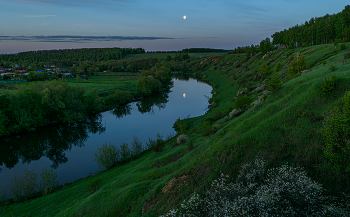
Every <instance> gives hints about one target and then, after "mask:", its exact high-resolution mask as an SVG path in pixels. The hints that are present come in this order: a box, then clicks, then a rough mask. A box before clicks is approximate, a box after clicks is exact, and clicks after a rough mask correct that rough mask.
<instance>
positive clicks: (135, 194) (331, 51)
mask: <svg viewBox="0 0 350 217" xmlns="http://www.w3.org/2000/svg"><path fill="white" fill-rule="evenodd" d="M343 48H344V47H343ZM349 52H350V44H349V43H348V44H345V48H344V49H343V50H341V49H340V47H338V48H337V49H335V48H334V46H333V45H330V44H328V45H317V46H312V47H307V48H297V49H291V50H287V49H282V50H275V51H272V52H269V53H268V54H266V55H262V54H257V55H255V56H253V57H252V58H250V59H249V58H247V57H246V55H245V54H226V55H222V56H219V57H217V58H210V59H207V60H206V61H203V62H201V63H198V64H199V65H198V66H200V67H201V68H202V69H203V75H202V77H203V78H204V79H205V80H206V81H207V82H208V83H209V84H211V85H212V86H213V88H214V89H213V97H212V98H211V99H209V102H210V103H211V109H210V110H209V112H207V114H205V115H203V116H201V117H196V118H189V119H186V120H181V121H180V120H179V121H177V122H176V123H175V124H174V126H175V128H176V129H177V131H178V133H179V134H186V135H188V139H187V140H186V143H185V144H182V145H177V142H176V137H173V138H169V139H168V140H167V142H166V145H165V147H164V148H163V151H161V152H157V153H153V152H151V151H148V152H145V153H144V154H143V155H142V156H141V157H140V158H138V159H136V160H133V161H132V162H130V163H127V164H124V165H121V166H117V167H115V168H112V169H110V170H108V171H106V172H102V173H100V174H97V175H95V176H92V177H88V178H85V179H82V180H78V181H76V182H74V183H71V184H69V185H67V186H64V187H63V188H62V189H61V190H59V191H57V192H55V193H53V194H50V195H47V196H43V197H40V198H37V199H33V200H30V201H27V202H24V203H18V204H12V205H7V206H1V207H0V213H2V215H3V216H39V215H41V216H79V215H82V216H141V215H143V216H159V215H161V214H164V213H166V212H168V210H170V209H173V208H177V207H179V205H180V204H181V202H182V201H183V200H184V199H187V198H189V197H190V196H191V195H192V194H193V193H194V192H199V193H201V192H203V191H205V190H206V189H207V188H208V186H209V185H210V183H211V182H212V181H213V180H214V179H217V178H218V177H219V176H220V174H221V173H223V174H228V175H229V176H230V177H231V179H232V180H234V179H235V178H236V177H237V174H238V171H239V169H240V167H241V166H242V165H243V164H245V163H248V162H252V161H253V160H254V159H256V158H257V157H260V158H264V159H265V160H267V162H268V166H269V168H272V167H276V166H280V165H283V164H285V163H287V162H288V164H289V165H292V166H298V165H299V166H301V167H303V168H304V169H305V170H306V171H307V173H308V175H309V176H310V177H311V178H312V179H313V180H315V181H317V182H318V183H321V184H322V185H323V186H324V187H325V188H326V189H327V190H329V192H330V193H331V194H332V195H340V194H341V193H342V192H345V193H347V194H349V193H350V176H349V173H348V172H347V168H346V163H347V162H345V161H340V163H339V162H338V163H337V162H332V161H331V159H330V158H327V157H326V156H325V154H324V148H325V139H324V137H323V136H324V135H325V134H326V133H322V131H321V129H323V128H324V127H325V126H326V125H325V123H326V122H327V120H328V118H329V117H332V115H333V114H334V111H335V107H342V106H343V104H344V101H343V96H344V94H345V92H346V91H348V90H349V89H350V86H349V83H350V61H349V60H350V55H349ZM295 54H297V58H295V56H296V55H295ZM302 56H304V57H305V59H304V60H305V62H306V68H305V65H304V66H302V65H303V64H302V63H301V62H300V64H299V65H298V64H297V65H295V64H294V63H293V62H292V61H293V60H294V59H297V60H298V61H299V60H300V59H302ZM264 63H265V64H264ZM278 63H280V65H278ZM262 65H263V67H262ZM266 66H267V67H266ZM291 66H293V67H294V68H298V69H303V70H301V72H300V73H298V71H297V73H293V72H292V70H289V73H288V69H289V68H291ZM276 67H278V68H280V69H279V70H276ZM304 68H305V69H304ZM274 71H275V72H274ZM331 71H333V73H334V75H335V76H337V77H338V82H337V85H334V86H332V85H330V86H331V87H334V88H335V89H334V91H332V90H331V88H328V89H327V88H326V90H328V93H327V91H322V87H323V88H325V86H322V83H323V82H324V80H325V79H326V78H330V77H331V74H332V72H331ZM198 73H199V74H200V72H198ZM198 73H197V75H198ZM291 75H292V76H291ZM271 81H275V82H274V83H273V82H271ZM279 82H283V84H282V85H281V86H280V87H279V85H278V83H279ZM274 84H277V85H274ZM251 103H252V104H251ZM247 105H249V106H248V108H247V110H245V111H242V110H244V108H245V107H246V106H247ZM234 108H237V110H239V109H241V111H237V110H236V111H235V112H234V113H233V112H232V110H233V109H234ZM102 142H104V141H101V143H102Z"/></svg>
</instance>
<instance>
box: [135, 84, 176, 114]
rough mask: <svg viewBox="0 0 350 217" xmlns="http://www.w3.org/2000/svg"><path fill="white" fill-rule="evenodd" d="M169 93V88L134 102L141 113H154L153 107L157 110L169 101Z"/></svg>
mask: <svg viewBox="0 0 350 217" xmlns="http://www.w3.org/2000/svg"><path fill="white" fill-rule="evenodd" d="M169 93H170V88H169V89H167V90H166V91H164V92H161V93H158V94H154V95H151V96H148V97H146V98H145V99H143V100H141V101H138V102H137V103H136V106H137V109H138V110H139V112H141V113H142V114H144V113H150V114H154V107H157V108H158V109H159V111H160V110H162V109H164V108H165V107H166V104H167V103H168V102H169V100H168V99H169Z"/></svg>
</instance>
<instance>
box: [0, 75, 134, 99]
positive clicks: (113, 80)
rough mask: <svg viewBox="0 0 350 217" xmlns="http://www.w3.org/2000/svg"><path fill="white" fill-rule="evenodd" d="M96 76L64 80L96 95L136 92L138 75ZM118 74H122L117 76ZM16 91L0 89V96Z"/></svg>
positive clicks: (19, 85)
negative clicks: (125, 91)
mask: <svg viewBox="0 0 350 217" xmlns="http://www.w3.org/2000/svg"><path fill="white" fill-rule="evenodd" d="M96 74H97V75H93V76H90V77H88V79H84V78H81V79H80V80H79V81H78V80H77V78H66V80H67V82H68V83H69V84H71V85H74V86H76V87H81V88H83V89H84V90H85V91H87V92H90V91H93V92H96V93H97V94H103V93H111V92H114V91H115V90H129V91H131V92H136V87H135V84H136V82H137V78H138V76H139V74H137V73H133V74H130V75H126V74H125V73H109V74H108V73H107V75H106V76H98V75H99V74H106V73H100V72H97V73H96ZM118 74H122V75H121V76H118ZM37 82H39V83H44V82H45V81H37ZM31 83H32V82H23V83H12V84H6V85H7V86H15V87H17V88H20V87H22V86H26V85H30V84H31ZM15 92H16V90H8V89H0V94H12V93H15Z"/></svg>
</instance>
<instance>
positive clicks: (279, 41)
mask: <svg viewBox="0 0 350 217" xmlns="http://www.w3.org/2000/svg"><path fill="white" fill-rule="evenodd" d="M271 37H272V38H273V42H272V43H273V44H274V45H283V46H286V47H290V46H292V47H299V46H303V45H305V46H309V45H316V44H327V43H332V42H335V40H337V41H338V42H340V43H341V42H349V41H350V5H347V6H345V9H344V10H343V11H342V12H340V13H337V14H333V15H329V14H326V15H325V16H323V17H315V18H311V19H310V20H309V21H306V22H305V23H304V24H302V25H296V26H293V27H292V28H289V29H288V30H286V29H285V30H283V31H280V32H276V33H275V34H273V35H272V36H271Z"/></svg>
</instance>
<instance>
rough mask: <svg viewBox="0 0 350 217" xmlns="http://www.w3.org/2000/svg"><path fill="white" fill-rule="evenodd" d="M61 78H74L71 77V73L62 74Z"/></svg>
mask: <svg viewBox="0 0 350 217" xmlns="http://www.w3.org/2000/svg"><path fill="white" fill-rule="evenodd" d="M63 76H64V77H66V78H73V77H74V76H73V75H72V74H71V73H69V72H67V73H63Z"/></svg>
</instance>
